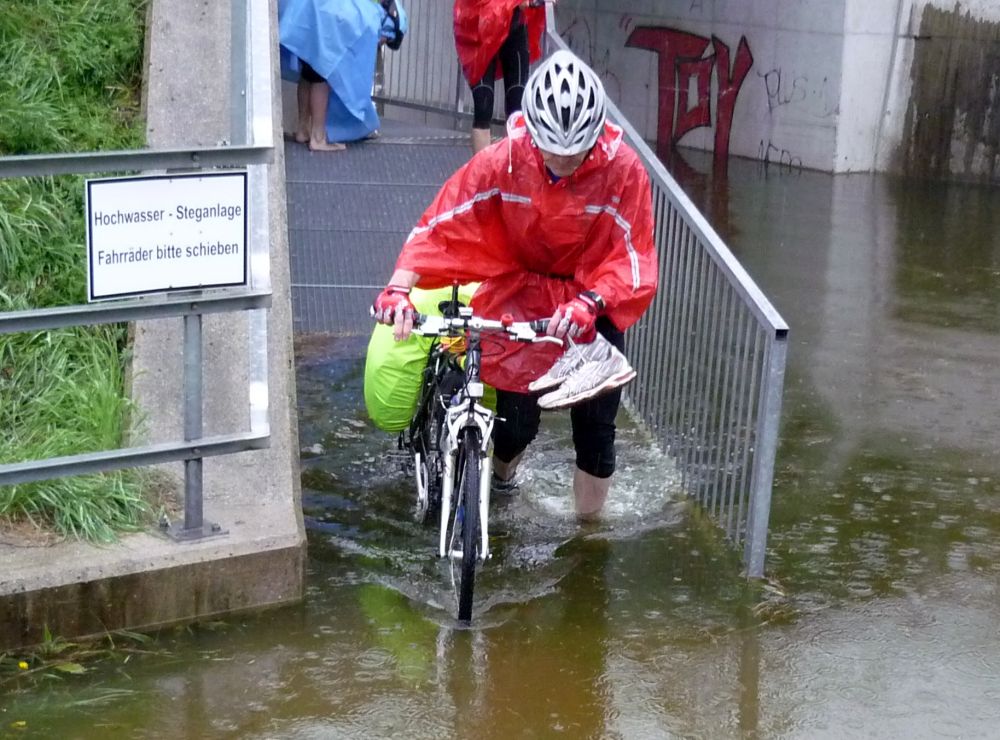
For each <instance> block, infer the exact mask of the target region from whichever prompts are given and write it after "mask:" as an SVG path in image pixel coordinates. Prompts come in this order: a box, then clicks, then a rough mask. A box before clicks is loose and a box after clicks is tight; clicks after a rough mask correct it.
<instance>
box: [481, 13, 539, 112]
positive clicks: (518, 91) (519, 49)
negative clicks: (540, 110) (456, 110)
mask: <svg viewBox="0 0 1000 740" xmlns="http://www.w3.org/2000/svg"><path fill="white" fill-rule="evenodd" d="M497 63H499V64H500V69H501V70H502V71H503V90H504V111H505V115H506V116H508V117H509V116H510V114H511V113H513V112H514V111H518V110H521V98H522V97H523V96H524V85H525V83H526V82H527V81H528V72H529V71H530V70H529V64H530V57H529V56H528V28H527V26H525V24H524V19H523V18H522V17H521V11H520V9H516V10H515V11H514V16H513V18H511V22H510V31H509V32H508V33H507V38H506V39H504V42H503V44H501V45H500V50H499V51H497V55H496V56H495V57H493V59H491V60H490V63H489V64H488V65H486V71H485V72H484V73H483V78H482V79H481V80H479V81H478V82H476V83H472V82H470V83H469V87H470V88H472V127H473V128H480V129H482V128H489V127H490V121H491V120H493V89H494V85H495V84H496V77H497Z"/></svg>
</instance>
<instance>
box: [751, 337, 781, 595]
mask: <svg viewBox="0 0 1000 740" xmlns="http://www.w3.org/2000/svg"><path fill="white" fill-rule="evenodd" d="M769 344H770V347H768V352H767V355H768V357H767V366H766V368H765V376H764V382H763V383H762V384H761V388H760V404H759V409H758V412H757V413H758V416H757V435H756V436H757V446H756V449H754V454H753V473H752V477H751V479H750V510H749V511H748V512H747V538H746V543H745V549H744V551H743V560H744V562H745V563H746V566H747V577H748V578H761V577H762V576H763V575H764V555H765V554H766V547H767V527H768V519H769V518H770V516H771V486H772V484H773V483H774V458H775V455H776V454H777V451H778V426H779V422H780V421H781V397H782V392H783V387H784V384H785V360H786V355H787V353H788V331H787V330H779V331H777V332H775V336H774V337H772V339H771V341H770V343H769Z"/></svg>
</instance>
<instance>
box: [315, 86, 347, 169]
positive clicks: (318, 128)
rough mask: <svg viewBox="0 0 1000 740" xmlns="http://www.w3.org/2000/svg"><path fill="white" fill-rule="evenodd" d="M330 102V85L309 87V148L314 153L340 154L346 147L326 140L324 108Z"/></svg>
mask: <svg viewBox="0 0 1000 740" xmlns="http://www.w3.org/2000/svg"><path fill="white" fill-rule="evenodd" d="M329 102H330V85H329V84H327V83H326V82H317V83H315V84H313V85H310V86H309V120H310V125H309V148H310V149H311V150H312V151H314V152H340V151H343V150H344V149H346V148H347V147H346V146H344V145H343V144H341V143H339V142H332V143H331V142H328V141H327V140H326V106H327V103H329Z"/></svg>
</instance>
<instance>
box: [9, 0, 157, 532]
mask: <svg viewBox="0 0 1000 740" xmlns="http://www.w3.org/2000/svg"><path fill="white" fill-rule="evenodd" d="M144 19H145V0H19V1H18V2H14V3H6V4H4V10H3V12H2V13H0V69H2V70H3V73H2V74H0V154H3V155H11V154H27V153H55V152H73V151H95V150H107V149H128V148H138V147H140V146H142V144H143V141H144V138H143V137H144V134H143V122H142V121H141V120H140V119H139V116H138V110H139V105H138V101H139V95H140V87H141V64H142V43H143V33H144ZM84 238H85V237H84V219H83V178H82V177H77V176H61V177H49V178H27V179H16V180H0V311H16V310H24V309H28V308H43V307H49V306H63V305H73V304H79V303H83V302H84V301H85V300H86V284H85V279H86V268H85V256H86V252H85V248H84ZM125 346H126V342H125V327H124V326H123V325H115V326H95V327H78V328H71V329H64V330H56V331H40V332H33V333H21V334H4V335H0V463H9V462H19V461H22V460H33V459H40V458H44V457H53V456H61V455H69V454H75V453H79V452H86V451H96V450H104V449H114V448H117V447H120V446H121V444H122V437H123V431H124V424H125V423H126V419H127V415H128V412H129V411H130V408H129V401H128V399H126V398H125V397H124V391H123V373H124V366H125V359H124V350H125ZM148 514H149V505H148V504H147V503H146V501H145V500H144V498H143V496H142V493H141V489H140V485H139V483H138V477H137V476H136V475H135V474H130V473H122V472H113V473H107V474H100V475H88V476H77V477H74V478H66V479H59V480H52V481H43V482H38V483H31V484H24V485H15V486H4V487H0V519H2V518H8V519H13V518H26V519H29V520H30V521H32V522H35V523H36V524H38V525H39V526H44V527H51V528H54V529H55V530H56V531H58V532H60V533H62V534H65V535H70V536H76V537H81V538H84V539H88V540H97V541H108V540H111V539H114V537H115V534H116V532H119V531H122V530H128V529H133V528H135V527H137V526H139V525H140V524H141V523H142V522H143V521H144V520H145V519H146V517H148Z"/></svg>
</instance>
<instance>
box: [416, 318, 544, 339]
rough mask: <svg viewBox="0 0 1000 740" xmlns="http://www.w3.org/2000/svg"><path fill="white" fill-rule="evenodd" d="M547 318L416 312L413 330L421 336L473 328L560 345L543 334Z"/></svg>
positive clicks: (441, 334)
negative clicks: (500, 317) (524, 319)
mask: <svg viewBox="0 0 1000 740" xmlns="http://www.w3.org/2000/svg"><path fill="white" fill-rule="evenodd" d="M548 324H549V320H548V319H535V320H534V321H514V320H513V319H510V318H509V317H504V318H503V319H500V320H497V319H484V318H482V317H480V316H457V317H454V318H445V317H443V316H430V315H427V314H422V313H418V314H417V315H416V316H414V317H413V331H414V333H416V334H420V335H422V336H425V337H427V336H449V335H452V334H454V333H455V332H461V331H465V330H467V329H475V330H478V331H491V332H502V333H504V334H506V335H507V336H508V337H509V338H510V339H511V341H514V342H552V343H554V344H558V345H560V346H562V344H563V341H562V340H561V339H559V338H558V337H550V336H548V335H547V334H545V333H544V332H545V328H546V327H547V326H548Z"/></svg>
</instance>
